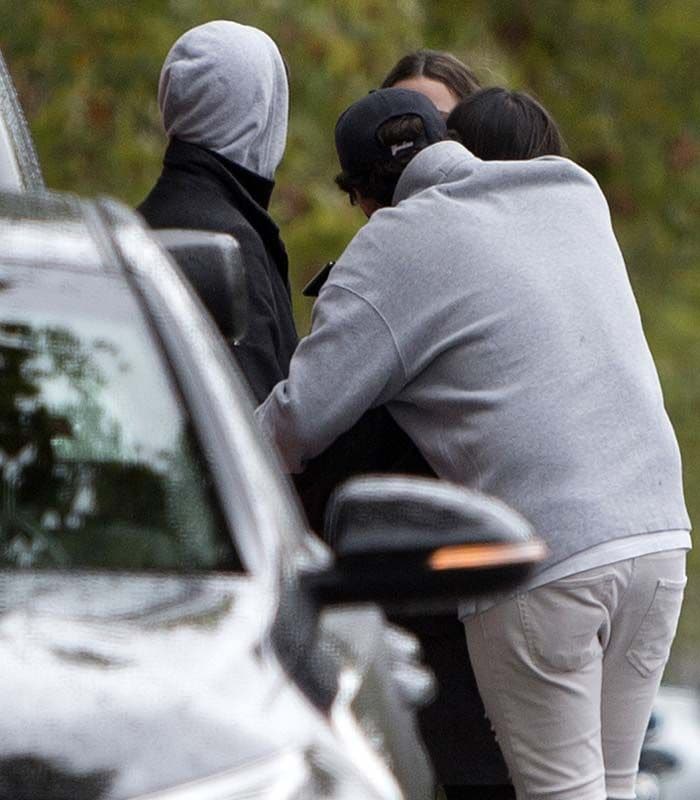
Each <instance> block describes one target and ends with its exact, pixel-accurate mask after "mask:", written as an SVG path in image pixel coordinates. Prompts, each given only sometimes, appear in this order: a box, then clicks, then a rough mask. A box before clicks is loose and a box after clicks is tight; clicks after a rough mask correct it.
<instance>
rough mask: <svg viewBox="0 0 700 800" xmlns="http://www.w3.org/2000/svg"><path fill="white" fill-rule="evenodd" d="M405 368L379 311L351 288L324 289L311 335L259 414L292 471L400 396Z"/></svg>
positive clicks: (261, 421)
mask: <svg viewBox="0 0 700 800" xmlns="http://www.w3.org/2000/svg"><path fill="white" fill-rule="evenodd" d="M405 382H406V373H405V369H404V365H403V363H402V360H401V357H400V354H399V351H398V349H397V346H396V342H395V340H394V337H393V334H392V332H391V330H390V329H389V327H388V325H387V323H386V322H385V321H384V319H383V318H382V316H381V314H380V313H379V312H378V311H377V309H376V308H375V307H374V306H373V305H372V304H371V303H369V302H368V301H367V300H366V299H364V298H363V297H361V296H360V295H358V294H356V293H355V292H353V291H352V290H350V289H347V288H345V287H342V286H338V285H335V284H333V285H327V286H325V287H324V288H323V290H322V292H321V294H320V296H319V298H318V300H317V301H316V304H315V305H314V310H313V317H312V327H311V333H310V334H309V336H307V337H306V338H304V339H302V341H301V342H300V344H299V347H298V348H297V350H296V352H295V353H294V356H293V357H292V361H291V364H290V368H289V377H288V378H287V380H284V381H282V382H281V383H278V384H277V386H275V388H274V389H273V391H272V393H271V394H270V396H269V397H268V398H267V400H266V401H265V402H264V403H263V404H262V405H261V406H259V408H258V409H257V411H256V417H257V420H258V423H259V425H260V427H261V429H262V431H263V433H264V435H265V436H266V437H267V438H268V440H269V441H271V442H272V443H274V444H275V445H276V446H277V449H278V450H279V452H280V455H281V456H282V459H283V462H284V464H285V465H286V468H287V470H288V471H289V472H299V471H300V470H301V469H302V467H303V465H304V462H305V461H307V460H308V459H310V458H312V457H313V456H316V455H318V454H319V453H321V452H322V451H323V450H325V449H326V448H327V447H328V446H329V445H330V444H332V442H333V441H334V440H335V439H336V438H337V437H338V436H339V435H340V434H341V433H343V432H344V431H346V430H347V429H348V428H350V427H351V426H352V425H353V424H354V423H355V422H356V421H357V420H358V419H359V418H360V417H361V416H362V414H363V413H364V412H365V411H366V410H367V409H369V408H372V407H375V406H378V405H382V404H384V403H386V402H387V401H389V400H390V399H391V398H392V397H394V396H395V395H396V394H397V393H398V392H399V391H400V389H401V388H402V387H403V385H404V384H405Z"/></svg>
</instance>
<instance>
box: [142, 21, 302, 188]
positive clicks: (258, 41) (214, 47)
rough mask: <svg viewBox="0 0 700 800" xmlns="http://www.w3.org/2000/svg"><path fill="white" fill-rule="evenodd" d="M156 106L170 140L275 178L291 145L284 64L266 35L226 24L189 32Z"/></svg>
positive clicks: (168, 65) (174, 53) (166, 72)
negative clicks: (287, 142) (188, 143)
mask: <svg viewBox="0 0 700 800" xmlns="http://www.w3.org/2000/svg"><path fill="white" fill-rule="evenodd" d="M158 105H159V106H160V111H161V114H162V116H163V126H164V128H165V132H166V133H167V134H168V136H169V137H177V138H178V139H182V140H183V141H185V142H190V143H192V144H197V145H200V146H202V147H206V148H207V149H209V150H214V151H215V152H217V153H219V154H220V155H222V156H224V157H225V158H228V159H230V160H231V161H234V162H235V163H236V164H240V165H241V166H243V167H245V168H246V169H249V170H251V171H252V172H255V173H257V174H258V175H262V176H263V177H265V178H268V179H270V180H271V179H272V178H273V177H274V174H275V170H276V169H277V167H278V165H279V162H280V161H281V160H282V155H283V153H284V146H285V141H286V138H287V116H288V106H289V90H288V86H287V75H286V71H285V67H284V62H283V60H282V56H281V55H280V52H279V50H278V49H277V45H276V44H275V43H274V42H273V41H272V39H270V37H269V36H268V35H267V34H266V33H263V32H262V31H260V30H258V29H257V28H252V27H249V26H247V25H240V24H238V23H237V22H229V21H226V20H217V21H214V22H207V23H205V24H204V25H199V26H198V27H196V28H192V30H189V31H187V32H186V33H184V34H183V35H182V36H181V37H180V38H179V39H178V40H177V41H176V42H175V44H174V45H173V46H172V48H171V49H170V52H169V53H168V56H167V58H166V59H165V63H164V64H163V69H162V71H161V74H160V83H159V86H158Z"/></svg>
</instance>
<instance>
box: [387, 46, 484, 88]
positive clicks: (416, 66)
mask: <svg viewBox="0 0 700 800" xmlns="http://www.w3.org/2000/svg"><path fill="white" fill-rule="evenodd" d="M420 76H423V77H425V78H430V79H432V80H434V81H439V82H440V83H442V84H444V85H445V86H446V87H447V88H448V89H449V90H450V91H451V92H452V93H453V94H454V95H455V96H456V97H458V98H459V99H460V100H461V99H463V98H465V97H469V95H471V94H473V93H474V92H477V91H479V89H480V88H481V84H480V83H479V80H478V78H477V77H476V75H475V74H474V73H473V72H472V71H471V70H470V69H469V67H468V66H467V65H466V64H465V63H464V62H462V61H460V60H459V59H458V58H457V57H456V56H453V55H452V54H451V53H446V52H444V51H442V50H415V51H414V52H413V53H408V54H407V55H405V56H404V57H403V58H402V59H400V60H399V61H398V62H397V64H396V65H395V66H394V68H393V69H392V70H391V71H390V72H389V74H388V75H387V76H386V78H384V81H383V83H382V86H381V88H382V89H388V88H390V87H392V86H394V85H395V84H396V83H398V82H399V81H403V80H407V79H408V78H416V77H420Z"/></svg>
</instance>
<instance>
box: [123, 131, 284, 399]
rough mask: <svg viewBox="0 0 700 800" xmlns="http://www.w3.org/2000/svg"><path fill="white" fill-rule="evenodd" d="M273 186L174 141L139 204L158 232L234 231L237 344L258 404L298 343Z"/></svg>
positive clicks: (206, 152) (281, 374)
mask: <svg viewBox="0 0 700 800" xmlns="http://www.w3.org/2000/svg"><path fill="white" fill-rule="evenodd" d="M273 187H274V183H273V182H272V181H268V180H266V179H265V178H262V177H261V176H260V175H256V174H255V173H253V172H250V171H249V170H247V169H245V168H244V167H241V166H239V165H238V164H234V163H233V162H231V161H229V160H228V159H226V158H224V157H223V156H220V155H218V154H217V153H214V152H213V151H211V150H206V149H205V148H202V147H199V146H197V145H194V144H189V143H188V142H182V141H180V140H179V139H171V141H170V144H169V145H168V149H167V150H166V152H165V157H164V159H163V171H162V173H161V175H160V177H159V178H158V181H157V182H156V185H155V186H154V187H153V189H152V190H151V192H150V193H149V195H148V197H146V199H145V200H144V201H143V203H141V205H140V206H139V207H138V211H139V212H140V213H141V214H142V215H143V217H144V218H145V220H146V222H147V223H148V224H149V225H150V226H151V227H152V228H190V229H195V230H206V231H215V232H218V233H229V234H231V235H233V236H234V237H235V238H236V240H237V241H238V243H239V245H240V247H241V252H242V254H243V259H244V263H245V269H246V284H247V291H248V318H247V329H246V333H245V336H244V337H243V339H242V340H241V341H240V342H238V343H236V345H235V346H233V347H232V351H233V353H234V355H235V357H236V359H237V361H238V363H239V364H240V366H241V368H242V370H243V372H244V374H245V376H246V378H247V379H248V382H249V384H250V386H251V389H252V390H253V395H254V396H255V399H256V400H257V402H258V403H260V402H262V401H263V400H264V399H265V398H266V397H267V395H268V394H269V392H270V390H271V389H272V387H273V386H274V385H275V384H276V383H278V382H279V381H281V380H282V379H283V378H286V377H287V372H288V369H289V360H290V358H291V356H292V353H293V352H294V348H295V347H296V344H297V333H296V328H295V326H294V319H293V317H292V305H291V300H290V293H289V279H288V263H287V253H286V251H285V249H284V245H283V243H282V240H281V238H280V232H279V228H278V227H277V225H276V224H275V223H274V222H273V221H272V219H271V217H270V215H269V214H268V213H267V207H268V204H269V201H270V195H271V194H272V189H273Z"/></svg>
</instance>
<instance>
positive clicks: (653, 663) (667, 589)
mask: <svg viewBox="0 0 700 800" xmlns="http://www.w3.org/2000/svg"><path fill="white" fill-rule="evenodd" d="M686 583H687V578H686V579H683V580H681V581H672V580H667V579H664V578H662V579H660V580H659V581H658V582H657V584H656V590H655V591H654V598H653V599H652V601H651V605H650V606H649V610H648V611H647V613H646V614H645V615H644V618H643V619H642V622H641V624H640V626H639V628H638V629H637V632H636V634H635V635H634V638H633V639H632V643H631V644H630V647H629V649H628V650H627V653H626V655H627V660H628V661H629V662H630V664H632V666H633V667H634V668H635V669H636V670H637V672H639V674H640V675H641V676H642V677H643V678H647V677H649V675H651V674H652V673H653V672H656V671H657V670H659V669H661V668H662V667H663V666H664V665H665V664H666V662H667V661H668V656H669V653H670V652H671V644H672V643H673V638H674V637H675V635H676V628H677V627H678V617H679V616H680V613H681V604H682V602H683V590H684V589H685V584H686Z"/></svg>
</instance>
